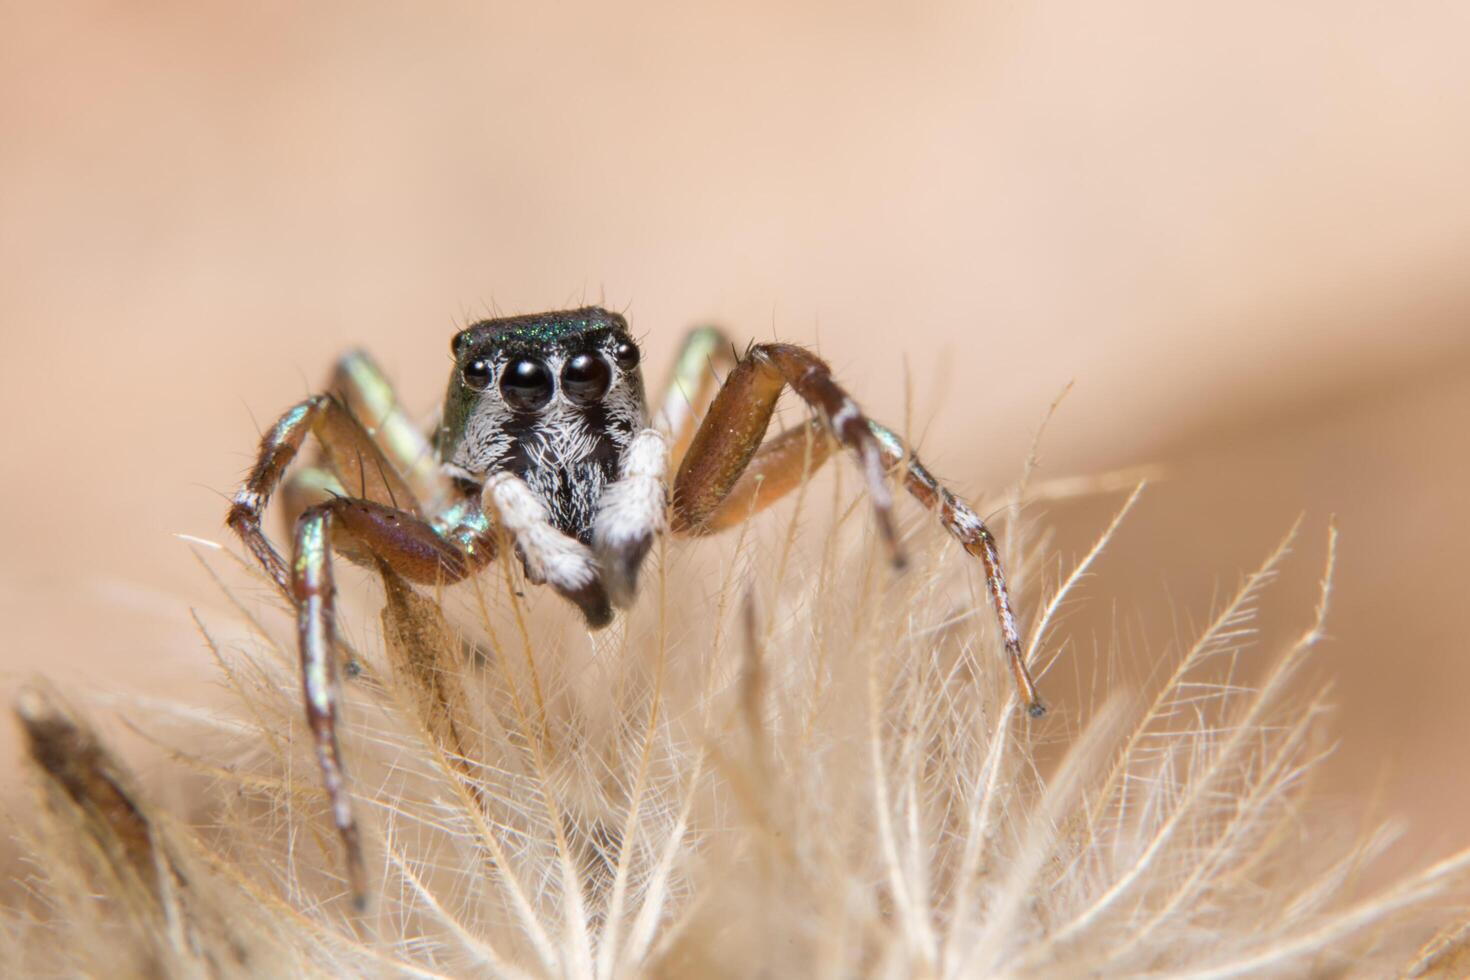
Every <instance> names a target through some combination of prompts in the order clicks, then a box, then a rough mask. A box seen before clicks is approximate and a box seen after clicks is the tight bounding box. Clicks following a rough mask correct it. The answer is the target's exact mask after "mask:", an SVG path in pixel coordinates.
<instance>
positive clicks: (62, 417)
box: [0, 0, 1470, 860]
mask: <svg viewBox="0 0 1470 980" xmlns="http://www.w3.org/2000/svg"><path fill="white" fill-rule="evenodd" d="M532 8H535V12H534V13H533V12H531V11H532ZM540 8H541V5H532V4H506V5H503V6H502V5H492V4H488V3H459V4H436V5H420V4H386V3H362V2H352V3H347V2H340V3H324V2H323V3H313V4H299V3H290V2H278V3H253V4H224V3H220V4H200V3H181V2H150V3H141V2H134V3H129V2H91V3H86V2H73V3H65V4H63V3H56V4H41V3H11V2H5V3H0V330H3V338H4V347H3V357H0V417H3V419H4V420H5V452H4V453H3V454H0V467H3V471H0V477H3V483H0V486H3V487H4V490H3V494H4V506H3V507H0V540H3V542H4V545H3V558H0V615H3V617H4V620H5V624H6V626H5V630H4V635H5V637H6V639H5V641H4V644H5V645H4V648H3V658H4V660H3V664H4V671H5V682H6V684H7V687H9V686H12V685H13V684H14V683H15V682H17V681H19V680H20V679H23V678H25V677H27V676H30V675H31V674H32V673H33V672H36V671H44V672H45V673H46V674H48V675H50V676H52V677H55V678H57V679H58V680H60V681H62V682H64V683H67V684H76V683H88V684H96V685H99V686H102V687H105V688H116V687H121V688H123V689H127V690H134V691H158V692H163V693H166V694H169V695H178V696H183V697H186V698H190V699H195V698H201V699H202V698H208V697H210V696H212V695H211V694H209V693H208V685H209V684H210V683H211V666H210V664H209V662H208V659H207V657H206V656H205V654H204V652H203V650H202V648H201V645H200V642H199V641H198V639H197V638H196V636H195V635H194V633H193V632H192V630H191V628H190V626H189V624H188V621H187V615H186V605H187V603H188V602H190V601H214V600H213V599H212V598H211V597H210V595H209V592H208V589H207V588H206V587H205V586H204V585H203V584H202V583H201V580H200V576H199V574H198V573H197V571H196V570H195V567H194V566H193V564H192V562H191V560H190V559H189V557H188V555H187V552H186V550H185V549H184V548H183V547H182V546H181V545H180V544H179V543H178V542H176V541H175V540H174V539H173V538H171V537H170V535H171V534H172V533H174V532H187V533H191V534H196V535H204V536H209V537H219V536H220V534H221V528H220V526H219V521H220V519H221V517H222V514H223V511H224V499H223V497H222V496H221V495H222V494H224V493H228V492H229V491H230V490H231V489H232V487H233V484H234V482H235V480H236V479H237V478H238V476H239V475H240V473H241V471H242V470H243V468H244V467H245V466H246V465H247V463H248V451H249V449H250V448H251V446H252V445H253V443H254V441H255V437H256V424H257V422H259V424H262V425H264V424H267V423H268V422H269V421H270V419H271V418H272V417H273V414H274V413H276V412H278V411H280V410H281V409H282V408H284V407H285V406H286V405H287V404H289V403H290V402H291V401H293V400H294V399H297V398H299V397H300V396H301V395H303V394H304V393H305V392H306V391H308V390H309V388H310V387H311V385H313V384H314V383H316V382H317V381H318V380H319V379H320V378H321V377H322V374H323V372H324V370H325V368H326V366H327V365H328V364H329V362H330V359H331V358H332V356H333V354H334V353H336V352H337V351H339V350H341V349H342V348H343V347H345V346H348V345H354V344H360V345H363V346H366V347H368V348H370V349H371V350H373V351H374V352H375V353H376V354H377V355H378V356H379V358H380V359H381V361H382V362H383V363H384V364H385V365H387V366H388V367H389V368H390V370H391V372H392V374H393V375H394V376H395V377H396V378H397V379H398V382H399V385H400V389H401V391H402V392H403V393H404V395H405V397H406V399H407V400H408V401H410V402H411V403H412V404H414V405H416V406H420V407H422V408H423V409H425V410H426V411H427V410H429V409H431V408H432V406H433V404H434V402H435V400H436V398H437V396H438V393H439V392H440V391H441V389H442V384H443V375H444V372H445V368H446V364H447V347H446V341H447V338H448V336H449V334H450V333H451V332H452V330H453V329H454V328H455V327H456V326H457V325H459V324H462V323H463V322H464V321H465V320H467V319H469V318H473V317H475V316H478V315H480V314H482V313H483V312H484V311H485V310H487V309H488V308H490V307H491V306H494V307H495V308H498V309H501V310H505V311H528V310H533V309H539V308H547V307H556V306H560V305H564V304H569V303H579V302H581V301H583V300H592V301H597V300H603V301H605V302H606V303H608V304H609V305H613V306H616V307H618V308H624V309H626V310H627V311H628V312H629V314H630V316H631V317H632V319H633V321H634V323H635V326H636V328H637V329H638V330H639V331H640V332H642V333H643V334H644V335H645V336H646V338H647V346H648V348H649V350H650V354H649V363H650V366H651V368H652V371H653V374H654V376H655V377H658V376H660V375H661V374H662V369H663V367H664V366H665V364H666V363H667V358H668V356H669V355H670V353H671V351H672V349H673V345H674V344H675V342H676V338H677V336H678V333H679V331H680V330H681V329H682V328H683V327H684V326H686V325H688V324H690V323H691V322H694V321H697V320H701V319H707V318H717V319H719V320H720V321H722V322H724V323H726V324H727V325H729V326H730V327H732V328H733V329H734V330H736V331H738V332H740V333H743V334H748V335H755V336H760V337H768V336H772V335H779V336H781V337H783V338H785V339H790V340H796V341H802V342H810V343H819V344H820V347H821V349H822V351H823V353H824V354H825V355H827V356H828V357H829V358H830V359H831V360H832V361H833V362H834V363H835V364H836V366H837V367H838V368H839V370H840V371H841V372H842V375H843V377H845V378H846V379H847V380H848V381H849V382H850V383H851V386H852V387H853V388H854V389H855V390H856V391H858V392H860V393H861V394H862V395H863V396H864V398H865V401H866V403H867V404H868V405H869V407H871V408H872V409H873V410H874V412H875V414H878V415H880V416H886V417H889V418H901V417H902V415H903V411H904V409H903V405H904V395H903V391H904V377H905V371H907V372H908V375H909V376H910V377H912V378H913V379H914V383H915V392H914V395H915V402H916V404H917V405H918V407H919V409H920V415H921V416H922V418H923V419H927V418H929V416H930V415H931V414H932V416H933V418H932V422H931V423H930V424H929V425H928V428H927V433H926V436H925V439H924V447H925V450H926V453H927V455H928V456H929V457H930V459H931V461H933V462H935V463H936V464H937V468H938V469H939V470H940V471H941V472H943V473H945V474H946V475H947V476H949V477H950V478H952V479H953V480H954V481H955V483H956V484H957V485H958V486H959V487H961V488H963V489H965V490H968V491H972V492H979V491H980V490H982V489H984V488H986V487H998V486H1002V485H1004V484H1005V483H1007V482H1008V481H1011V480H1013V479H1014V478H1015V477H1016V475H1017V474H1018V472H1019V469H1020V465H1021V460H1022V459H1023V457H1024V455H1025V451H1026V447H1027V445H1028V443H1029V441H1030V437H1031V434H1032V432H1033V431H1034V429H1035V427H1036V425H1037V424H1038V422H1039V420H1040V418H1041V416H1042V414H1043V412H1044V409H1045V406H1046V405H1047V404H1048V402H1050V400H1051V399H1052V398H1053V397H1054V396H1055V394H1056V393H1057V392H1058V391H1059V390H1060V389H1061V388H1062V386H1063V385H1064V384H1065V383H1066V382H1067V381H1068V380H1070V379H1076V381H1077V387H1076V390H1075V391H1074V393H1073V394H1072V395H1071V396H1070V398H1069V399H1068V400H1067V402H1066V403H1065V405H1064V406H1063V409H1062V411H1061V413H1060V415H1059V416H1058V418H1057V420H1056V422H1055V423H1054V425H1053V427H1052V429H1051V431H1050V435H1049V437H1048V441H1047V444H1046V452H1045V459H1044V471H1043V472H1044V475H1061V474H1067V473H1085V472H1096V471H1102V470H1107V469H1111V468H1115V467H1119V466H1125V465H1133V464H1137V463H1141V462H1149V461H1162V462H1164V463H1166V464H1168V465H1169V466H1170V472H1171V474H1172V477H1171V479H1169V480H1168V481H1167V482H1165V483H1163V484H1160V485H1158V486H1156V487H1155V488H1153V489H1152V490H1151V491H1150V492H1149V494H1148V496H1147V497H1146V499H1145V501H1144V503H1143V505H1142V506H1141V508H1140V510H1139V512H1138V515H1137V518H1136V520H1135V521H1134V522H1133V523H1131V524H1130V525H1129V527H1128V528H1127V529H1126V530H1125V531H1124V533H1123V534H1122V536H1121V538H1120V541H1119V543H1118V546H1117V548H1116V549H1115V550H1114V551H1113V552H1112V553H1111V554H1110V555H1109V556H1108V558H1107V559H1106V560H1105V561H1104V563H1103V564H1102V565H1101V566H1100V568H1099V572H1100V575H1099V577H1098V579H1097V580H1096V581H1095V583H1094V584H1093V586H1092V588H1093V593H1092V595H1093V596H1094V599H1095V601H1094V602H1093V603H1092V604H1091V605H1090V606H1088V607H1087V608H1086V609H1085V610H1084V611H1083V612H1081V613H1079V614H1078V616H1077V618H1076V619H1074V620H1073V621H1072V622H1073V626H1074V629H1075V630H1076V637H1075V642H1076V651H1075V653H1076V657H1074V659H1073V660H1072V661H1070V662H1069V663H1068V664H1067V666H1066V669H1065V670H1064V671H1063V673H1066V672H1068V671H1078V672H1084V673H1085V671H1086V670H1087V669H1088V668H1087V667H1086V666H1085V659H1086V657H1087V656H1088V655H1090V653H1091V652H1092V651H1093V648H1094V644H1097V645H1099V646H1102V647H1106V646H1107V645H1108V644H1109V642H1110V639H1111V638H1113V637H1118V638H1121V639H1122V642H1123V644H1124V645H1125V646H1127V647H1128V648H1129V649H1131V650H1133V651H1134V652H1135V654H1136V655H1137V656H1139V657H1140V658H1141V659H1142V662H1143V663H1144V664H1145V665H1146V664H1147V663H1148V662H1151V661H1152V660H1153V659H1154V658H1156V657H1158V656H1161V655H1163V654H1165V653H1166V652H1168V651H1169V650H1170V649H1171V644H1172V643H1173V641H1174V640H1175V639H1176V638H1177V637H1181V636H1184V635H1186V634H1187V633H1188V627H1189V624H1190V623H1191V622H1198V621H1200V620H1202V619H1204V618H1205V616H1206V615H1207V613H1208V611H1209V601H1210V599H1211V597H1212V596H1213V595H1216V594H1217V593H1218V592H1219V591H1220V590H1222V589H1226V588H1229V587H1231V586H1232V585H1233V584H1234V582H1235V580H1236V576H1237V575H1238V573H1239V572H1240V571H1241V570H1243V569H1245V568H1247V567H1250V566H1252V565H1254V564H1255V563H1256V562H1257V561H1258V560H1259V558H1260V557H1261V556H1262V555H1263V554H1264V553H1265V552H1266V550H1268V548H1269V545H1270V544H1271V543H1272V542H1273V541H1274V540H1275V539H1276V538H1277V537H1279V535H1280V533H1281V531H1282V530H1283V529H1284V528H1285V527H1286V526H1287V525H1288V524H1289V523H1290V521H1291V520H1292V519H1293V518H1294V517H1295V516H1296V515H1297V514H1298V513H1302V512H1305V513H1306V515H1307V522H1306V529H1307V530H1306V533H1305V536H1304V539H1303V547H1302V552H1303V554H1302V556H1301V558H1300V560H1299V561H1298V563H1297V565H1295V566H1294V569H1293V573H1292V575H1290V576H1289V577H1288V581H1287V582H1286V583H1285V584H1284V586H1283V588H1282V589H1280V590H1278V591H1277V592H1276V593H1275V594H1273V597H1272V601H1271V603H1270V606H1269V610H1268V613H1269V614H1268V617H1267V624H1268V626H1275V625H1281V626H1293V627H1295V626H1299V625H1301V624H1302V622H1303V621H1304V618H1305V617H1306V615H1307V613H1308V610H1309V606H1310V595H1311V593H1310V589H1311V584H1312V579H1313V578H1314V577H1315V575H1316V573H1317V568H1318V561H1319V553H1320V549H1321V544H1322V540H1323V537H1324V534H1323V527H1324V524H1325V521H1326V519H1327V515H1328V514H1330V513H1334V512H1335V513H1337V514H1338V515H1339V520H1340V525H1341V528H1342V531H1343V535H1344V539H1343V548H1342V562H1343V564H1342V576H1341V580H1340V581H1341V587H1340V590H1339V593H1338V596H1337V606H1336V612H1335V615H1334V616H1333V619H1332V621H1331V629H1332V633H1333V642H1332V643H1331V645H1330V646H1329V648H1328V649H1327V652H1326V654H1325V657H1324V661H1323V664H1324V669H1323V672H1322V676H1323V677H1331V678H1333V679H1334V682H1335V684H1336V685H1337V688H1336V689H1337V694H1336V700H1337V703H1338V704H1339V705H1340V711H1339V715H1338V719H1337V731H1338V733H1339V734H1340V736H1341V739H1342V748H1341V750H1340V752H1339V753H1338V755H1337V756H1336V757H1335V758H1334V759H1333V760H1332V761H1331V762H1330V763H1329V765H1328V767H1327V768H1326V770H1325V772H1324V779H1323V785H1324V790H1325V792H1327V793H1328V794H1329V799H1330V800H1332V801H1335V803H1336V805H1338V806H1339V807H1340V808H1341V809H1342V810H1344V811H1346V812H1348V813H1349V814H1352V813H1356V812H1357V811H1361V810H1366V809H1367V802H1368V801H1370V800H1372V801H1376V804H1375V805H1377V806H1378V807H1379V811H1380V812H1389V813H1401V814H1403V815H1405V816H1406V817H1407V818H1408V819H1409V821H1410V826H1411V828H1412V831H1413V833H1412V836H1411V838H1410V839H1409V841H1408V842H1407V844H1406V845H1404V847H1405V850H1404V851H1402V852H1401V853H1403V854H1404V856H1405V859H1406V860H1407V859H1410V858H1412V857H1414V856H1420V857H1422V856H1425V855H1428V854H1431V853H1438V852H1442V851H1444V850H1446V849H1447V848H1448V847H1450V846H1451V845H1453V844H1457V843H1464V842H1466V841H1467V839H1470V828H1467V827H1466V825H1465V820H1464V817H1463V814H1465V813H1467V812H1470V776H1467V774H1466V772H1465V770H1464V766H1463V763H1462V757H1463V747H1464V746H1465V744H1466V740H1467V737H1470V714H1467V712H1466V711H1465V710H1464V707H1463V705H1464V701H1465V697H1466V694H1467V684H1470V658H1467V656H1466V653H1467V651H1466V645H1465V637H1466V635H1467V630H1466V624H1467V620H1470V612H1467V600H1470V588H1467V587H1470V575H1467V574H1466V571H1465V560H1464V553H1465V550H1466V548H1467V545H1470V517H1467V514H1466V511H1465V509H1464V507H1463V506H1462V504H1463V499H1464V496H1465V489H1464V488H1465V487H1466V486H1467V485H1470V452H1467V449H1470V446H1467V436H1466V433H1467V427H1470V277H1467V274H1466V268H1467V266H1466V263H1467V258H1470V180H1467V174H1470V59H1467V58H1466V57H1465V52H1466V50H1467V43H1470V6H1467V5H1466V4H1464V3H1460V2H1456V0H1447V2H1438V3H1435V2H1427V0H1426V2H1420V3H1415V4H1391V3H1382V2H1375V3H1354V2H1349V0H1323V2H1317V3H1297V4H1291V5H1282V4H1278V3H1274V2H1229V3H1224V2H1221V3H1212V4H1198V3H1196V4H1180V3H1177V2H1171V0H1151V2H1139V3H1132V4H1084V3H1075V4H1048V5H1041V4H1031V3H1009V2H1005V3H1002V2H996V3H967V4H962V5H948V4H940V3H925V4H909V3H868V4H852V3H830V4H804V5H792V4H786V3H773V4H764V5H762V4H754V5H753V4H750V3H742V4H728V5H700V4H679V3H672V2H671V3H667V4H661V5H646V6H641V7H637V8H622V7H619V8H618V9H613V5H587V6H585V7H581V6H574V5H558V6H556V7H555V9H550V10H543V9H540ZM1288 8H1289V9H1288ZM905 365H906V367H905ZM935 409H937V411H935ZM252 416H254V419H255V421H252ZM1116 503H1117V501H1116V500H1114V499H1109V500H1102V501H1095V502H1089V503H1084V504H1072V505H1067V506H1059V507H1056V508H1054V509H1053V511H1052V512H1051V513H1050V514H1046V513H1038V514H1037V515H1036V516H1038V517H1041V518H1043V519H1044V520H1046V521H1047V522H1049V523H1050V524H1051V525H1052V526H1054V527H1055V528H1056V530H1057V535H1058V544H1059V547H1060V549H1061V551H1062V553H1063V555H1066V556H1071V555H1074V554H1075V553H1076V552H1077V551H1078V550H1079V549H1081V548H1083V547H1085V546H1086V543H1087V541H1088V539H1089V535H1090V534H1091V533H1093V531H1094V530H1095V529H1096V528H1097V527H1098V526H1100V524H1101V523H1102V522H1103V521H1105V519H1106V516H1107V514H1108V512H1109V511H1110V510H1111V509H1112V508H1113V507H1114V506H1116ZM1143 669H1144V668H1142V667H1140V668H1139V670H1140V672H1141V671H1142V670H1143ZM1057 680H1059V681H1060V680H1062V679H1060V678H1058V679H1057ZM7 744H8V743H7ZM6 751H7V752H10V751H13V750H11V749H9V748H7V749H6Z"/></svg>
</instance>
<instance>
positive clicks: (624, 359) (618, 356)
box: [612, 340, 638, 371]
mask: <svg viewBox="0 0 1470 980" xmlns="http://www.w3.org/2000/svg"><path fill="white" fill-rule="evenodd" d="M612 353H613V360H615V361H617V362H618V367H620V368H622V369H623V370H624V371H631V370H633V369H634V368H635V367H637V366H638V348H637V346H635V345H634V343H633V342H632V341H631V340H620V341H618V345H617V346H616V347H614V348H613V352H612Z"/></svg>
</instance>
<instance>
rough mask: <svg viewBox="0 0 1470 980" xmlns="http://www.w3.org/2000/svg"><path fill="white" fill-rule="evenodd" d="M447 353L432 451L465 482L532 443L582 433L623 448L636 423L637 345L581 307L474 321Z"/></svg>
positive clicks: (612, 320) (616, 319) (619, 326)
mask: <svg viewBox="0 0 1470 980" xmlns="http://www.w3.org/2000/svg"><path fill="white" fill-rule="evenodd" d="M450 350H451V352H452V353H453V354H454V373H453V374H452V375H451V376H450V379H449V391H448V393H447V394H446V395H445V399H444V413H443V416H442V421H441V423H440V426H439V432H438V437H437V441H436V447H437V449H438V453H439V458H440V459H441V460H443V461H444V462H446V463H452V464H454V465H455V466H456V467H458V468H460V469H462V470H464V471H465V472H467V473H470V474H476V475H478V474H481V473H484V472H486V471H487V470H490V469H493V468H496V467H497V466H498V465H500V464H501V463H502V462H504V461H507V460H511V458H512V457H514V456H515V455H516V454H517V445H518V443H523V442H525V441H526V440H527V439H528V438H530V437H534V438H535V439H536V440H538V441H540V442H542V443H545V442H547V441H549V440H551V439H553V438H555V437H557V436H559V435H561V434H565V435H567V436H573V437H575V434H576V433H585V434H586V435H587V436H590V437H591V438H592V439H593V440H594V441H596V442H605V441H606V442H609V443H611V444H622V443H624V442H625V438H624V437H625V436H626V437H630V436H631V435H632V433H633V432H634V431H636V429H637V428H638V427H640V426H641V425H642V424H643V421H644V417H645V415H646V409H645V406H644V398H643V376H642V373H641V372H640V371H639V369H638V360H639V351H638V345H637V344H636V343H635V342H634V341H633V337H632V335H630V334H629V333H628V321H626V320H625V319H623V317H621V316H620V315H618V314H616V313H609V312H608V311H607V310H603V309H599V308H598V307H593V306H589V307H585V308H583V309H580V310H565V311H562V312H559V313H537V314H534V315H530V316H514V317H504V318H501V319H497V320H482V321H481V322H479V323H475V324H471V325H470V326H469V327H467V328H465V329H464V330H461V331H460V332H459V333H457V334H455V336H454V340H453V341H452V342H451V343H450ZM512 465H513V460H512ZM517 468H519V467H517Z"/></svg>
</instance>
